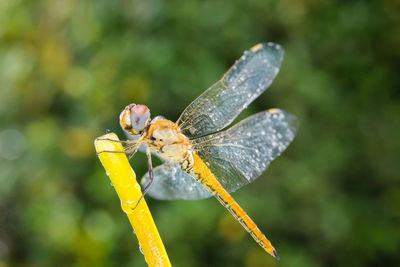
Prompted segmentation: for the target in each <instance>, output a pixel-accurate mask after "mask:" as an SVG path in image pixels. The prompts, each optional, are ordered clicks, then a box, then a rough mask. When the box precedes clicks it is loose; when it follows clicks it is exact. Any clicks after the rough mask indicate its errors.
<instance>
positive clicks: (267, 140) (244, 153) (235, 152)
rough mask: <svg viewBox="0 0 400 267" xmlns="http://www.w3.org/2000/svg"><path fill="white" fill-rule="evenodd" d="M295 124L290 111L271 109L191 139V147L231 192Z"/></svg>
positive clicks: (282, 145)
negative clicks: (213, 132)
mask: <svg viewBox="0 0 400 267" xmlns="http://www.w3.org/2000/svg"><path fill="white" fill-rule="evenodd" d="M297 128H298V121H297V118H296V117H295V116H294V115H291V114H290V113H288V112H285V111H282V110H279V109H271V110H268V111H264V112H260V113H257V114H255V115H253V116H251V117H248V118H247V119H244V120H242V121H241V122H239V123H238V124H236V125H234V126H233V127H231V128H229V129H228V130H226V131H223V132H219V133H216V134H211V135H208V136H204V137H200V138H197V139H194V140H191V142H192V149H193V150H194V151H197V152H196V153H198V155H199V156H200V157H201V158H202V160H203V161H204V162H205V163H206V164H207V165H208V166H209V168H210V170H211V172H212V173H213V174H214V175H215V176H216V178H217V179H218V181H219V182H220V183H221V184H222V186H223V187H224V188H225V189H226V190H228V191H229V192H233V191H236V190H237V189H239V188H240V187H242V186H244V185H246V184H249V183H250V182H252V181H254V180H255V179H256V178H257V177H259V176H260V175H261V174H262V173H263V172H264V171H265V170H266V169H267V167H268V165H269V164H270V163H271V161H272V160H274V159H275V158H276V157H278V156H279V155H280V154H281V153H282V151H284V150H285V149H286V147H287V146H288V145H289V143H290V142H291V141H292V140H293V138H294V137H295V135H296V131H297Z"/></svg>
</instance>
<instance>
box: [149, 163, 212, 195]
mask: <svg viewBox="0 0 400 267" xmlns="http://www.w3.org/2000/svg"><path fill="white" fill-rule="evenodd" d="M153 172H154V181H153V184H152V185H151V187H150V190H149V192H148V194H149V195H150V196H151V197H153V198H156V199H162V200H173V199H185V200H194V199H202V198H208V197H211V194H210V193H209V192H208V191H207V190H206V189H205V188H204V187H203V185H202V184H201V183H199V182H197V181H196V180H195V179H194V178H192V176H190V175H189V174H187V173H186V172H184V171H182V170H181V169H180V167H179V165H178V164H176V163H172V162H168V163H164V164H162V165H161V166H158V167H156V168H154V170H153ZM148 180H149V174H148V173H146V175H145V176H144V177H143V178H142V181H141V184H142V185H143V186H145V185H146V184H147V183H148Z"/></svg>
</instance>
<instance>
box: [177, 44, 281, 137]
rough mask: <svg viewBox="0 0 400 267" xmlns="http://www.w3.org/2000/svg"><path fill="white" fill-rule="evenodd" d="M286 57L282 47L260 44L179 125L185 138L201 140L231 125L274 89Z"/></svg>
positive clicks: (207, 93)
mask: <svg viewBox="0 0 400 267" xmlns="http://www.w3.org/2000/svg"><path fill="white" fill-rule="evenodd" d="M283 54H284V52H283V49H282V48H281V46H280V45H277V44H274V43H266V44H258V45H256V46H254V47H253V48H252V49H251V50H250V51H245V52H244V55H243V56H242V57H241V58H240V59H239V60H238V61H236V63H235V64H234V65H233V66H232V67H231V68H230V69H229V71H228V72H227V73H226V74H225V75H224V76H223V77H222V79H221V80H220V81H218V82H217V83H216V84H214V85H213V86H211V87H210V88H209V89H207V90H206V91H205V92H204V93H203V94H202V95H200V96H199V97H198V98H197V99H196V100H194V101H193V102H192V103H191V104H190V105H189V106H188V107H187V108H186V109H185V110H184V111H183V113H182V115H181V116H180V118H179V120H178V121H177V124H178V125H179V126H180V128H181V130H182V132H183V134H185V135H186V136H188V137H189V138H195V137H201V136H204V135H207V134H210V133H214V132H216V131H219V130H221V129H223V128H225V127H226V126H227V125H229V124H230V123H231V122H232V121H233V120H234V119H235V118H236V117H237V116H238V115H239V113H240V112H241V111H242V110H243V109H245V108H246V107H247V106H248V105H249V104H250V103H251V102H252V101H253V100H254V99H255V98H257V97H258V96H259V95H260V94H261V93H262V92H264V91H265V89H266V88H268V86H270V84H271V83H272V81H273V79H274V78H275V76H276V75H277V74H278V71H279V68H280V66H281V63H282V60H283Z"/></svg>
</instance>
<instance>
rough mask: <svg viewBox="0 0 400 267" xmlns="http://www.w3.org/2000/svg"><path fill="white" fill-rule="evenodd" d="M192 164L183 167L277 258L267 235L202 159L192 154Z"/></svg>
mask: <svg viewBox="0 0 400 267" xmlns="http://www.w3.org/2000/svg"><path fill="white" fill-rule="evenodd" d="M193 162H194V163H193V166H188V167H187V168H186V169H184V170H185V171H186V172H188V173H189V174H190V175H192V176H193V177H194V178H195V179H196V180H198V181H199V182H200V183H202V184H203V185H204V187H205V188H207V190H208V191H210V193H211V194H213V195H214V196H215V197H216V198H217V199H218V201H219V202H220V203H221V204H222V205H223V206H224V207H225V208H227V209H228V211H229V212H230V213H231V214H232V215H233V216H234V217H235V218H236V219H237V220H238V221H239V222H240V224H241V225H242V226H243V227H244V229H246V231H247V232H249V233H250V235H251V236H252V237H253V238H254V240H255V241H256V242H257V243H258V244H259V245H260V246H261V247H262V248H263V249H264V250H265V251H266V252H268V253H269V254H271V255H272V256H273V257H275V258H277V259H279V257H278V254H277V253H276V250H275V248H274V247H273V246H272V244H271V242H270V241H269V240H268V239H267V237H266V236H265V235H264V234H263V233H262V232H261V231H260V229H258V227H257V225H256V224H255V223H254V221H253V220H252V219H251V218H250V217H249V216H248V215H247V213H246V212H245V211H244V210H243V209H242V208H241V207H240V206H239V204H238V203H237V202H236V201H235V200H234V199H233V197H232V196H231V195H230V194H229V193H228V192H227V191H226V190H225V189H224V188H223V187H222V185H221V184H220V183H219V182H218V180H217V179H216V178H215V176H214V175H213V174H212V173H211V171H210V169H209V168H208V167H207V166H206V165H205V164H204V162H203V161H202V159H201V158H200V157H199V156H198V155H196V154H193Z"/></svg>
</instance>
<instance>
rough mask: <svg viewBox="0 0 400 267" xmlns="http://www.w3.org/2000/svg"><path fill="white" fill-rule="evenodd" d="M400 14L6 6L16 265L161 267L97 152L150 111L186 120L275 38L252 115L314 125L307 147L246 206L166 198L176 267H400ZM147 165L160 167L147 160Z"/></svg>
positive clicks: (1, 76)
mask: <svg viewBox="0 0 400 267" xmlns="http://www.w3.org/2000/svg"><path fill="white" fill-rule="evenodd" d="M399 14H400V5H399V3H398V2H397V1H395V0H385V1H311V0H300V1H294V0H282V1H272V0H268V1H262V0H249V1H210V0H208V1H162V0H149V1H139V0H131V1H128V0H125V1H108V0H96V1H94V0H93V1H78V0H65V1H62V0H58V1H53V0H47V1H46V0H43V1H30V0H1V1H0V266H146V264H145V262H144V258H143V256H142V255H141V254H140V252H139V249H138V244H137V239H136V237H135V236H134V235H133V234H132V229H131V226H130V225H129V222H128V220H127V218H126V216H125V215H124V214H123V213H122V211H121V208H120V203H119V200H118V198H117V196H116V194H115V192H114V189H113V187H112V186H111V185H110V181H109V179H108V177H107V176H106V174H105V171H104V169H103V168H102V166H101V164H100V162H99V161H98V159H97V158H96V155H95V152H94V147H93V141H94V139H95V138H96V137H97V136H100V135H102V134H103V133H104V132H105V130H106V129H110V130H112V131H114V132H116V133H117V134H118V135H119V136H120V138H121V139H125V136H124V134H123V133H122V131H121V130H120V128H119V123H118V116H119V113H120V111H121V110H122V109H123V108H124V107H125V105H127V104H129V103H131V102H134V103H143V104H146V105H148V106H149V107H150V109H151V111H152V114H153V116H155V115H164V116H165V117H167V118H169V119H171V120H173V121H175V120H176V119H177V118H178V116H179V114H180V112H181V111H182V110H183V109H184V108H185V107H186V106H187V105H188V104H189V103H190V102H191V101H192V100H193V99H194V98H195V97H196V96H198V95H199V94H201V93H202V92H203V91H204V90H205V89H206V88H207V87H208V86H210V85H211V84H213V83H214V82H215V81H216V80H218V79H219V78H220V77H221V76H222V74H223V73H224V72H225V71H226V70H227V69H228V68H229V67H230V66H231V65H232V64H233V62H234V61H235V60H236V59H238V58H239V57H240V56H241V55H242V53H243V51H244V50H247V49H249V48H250V47H251V46H253V45H255V44H257V43H259V42H267V41H273V42H277V43H279V44H281V45H282V46H283V47H284V49H285V50H286V55H285V60H284V63H283V65H282V68H281V72H280V74H279V75H278V76H277V78H276V80H275V82H274V83H273V84H272V86H271V88H270V89H269V90H268V91H267V92H266V93H264V94H263V95H262V96H261V97H260V98H258V99H257V100H256V101H255V102H254V103H253V104H252V105H250V107H249V108H248V109H247V110H245V111H244V112H243V114H242V115H241V117H242V118H243V117H245V116H248V115H250V114H253V113H255V112H257V111H261V110H265V109H267V108H271V107H279V108H282V109H285V110H288V111H290V112H292V113H294V114H296V115H297V116H298V118H299V120H300V123H301V126H300V130H299V133H298V135H297V137H296V139H295V141H294V142H293V143H292V145H291V146H290V147H289V149H288V150H287V151H286V152H284V153H283V155H282V156H281V157H279V158H278V159H277V160H276V161H275V162H273V163H272V164H271V166H270V167H269V169H268V171H267V172H266V173H265V174H264V175H263V176H262V177H261V178H259V179H258V180H256V181H255V182H254V183H253V184H251V185H248V186H246V187H245V188H243V189H242V190H240V191H238V192H236V193H234V194H233V196H234V197H235V198H236V199H237V201H238V202H239V203H240V204H241V205H242V206H243V208H244V209H245V210H246V211H247V212H248V213H249V214H250V216H251V217H252V218H253V219H254V220H255V221H256V223H257V224H258V226H259V228H260V229H262V231H263V232H264V233H266V235H267V236H268V237H269V238H270V239H271V241H272V243H273V244H274V246H275V247H276V248H277V251H278V253H279V255H280V257H281V261H280V262H277V261H275V260H274V259H273V258H272V257H270V256H269V255H268V254H267V253H265V252H264V251H263V250H262V249H261V248H260V247H259V246H258V245H257V244H256V243H255V242H254V241H253V239H252V238H251V237H250V236H249V235H247V233H245V231H244V230H242V228H241V226H240V225H239V224H238V223H237V222H236V221H235V220H234V219H233V218H232V217H231V216H230V215H229V214H228V212H227V211H226V210H225V209H224V208H223V207H222V206H221V205H220V204H219V203H218V201H216V200H215V199H208V200H202V201H172V202H162V201H156V200H152V199H148V203H149V206H150V209H151V211H152V213H153V215H154V219H155V221H156V224H157V225H158V227H159V230H160V234H161V236H162V238H163V240H164V242H165V246H166V249H167V251H168V254H169V256H170V259H171V262H172V263H173V265H174V266H400V255H399V254H400V224H399V222H400V181H399V160H400V157H399V151H400V138H399V137H400V101H399V85H400V76H399V70H400V68H399V67H400V66H399V65H400V64H399V62H400V52H399V51H400V49H399V48H400V28H399V20H400V18H399ZM132 165H133V167H134V169H135V171H136V173H137V175H138V177H141V176H142V175H143V174H144V173H145V172H146V169H147V166H146V161H145V157H144V155H143V154H142V153H140V154H139V153H138V154H137V155H136V156H135V157H134V159H133V160H132Z"/></svg>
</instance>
